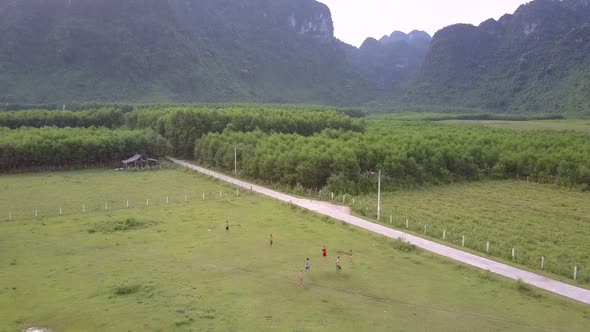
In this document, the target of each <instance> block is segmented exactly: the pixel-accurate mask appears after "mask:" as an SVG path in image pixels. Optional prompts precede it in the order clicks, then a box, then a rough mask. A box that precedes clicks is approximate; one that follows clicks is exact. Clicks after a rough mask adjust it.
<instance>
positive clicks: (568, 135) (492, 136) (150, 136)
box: [0, 105, 590, 194]
mask: <svg viewBox="0 0 590 332" xmlns="http://www.w3.org/2000/svg"><path fill="white" fill-rule="evenodd" d="M347 113H348V114H347ZM352 116H359V117H362V116H363V113H362V112H360V111H358V110H348V111H347V112H343V111H342V110H340V109H333V108H325V107H313V106H306V107H301V106H284V107H281V106H268V105H267V106H258V105H241V106H239V105H236V106H232V105H226V106H223V107H218V106H216V107H211V106H191V107H168V106H149V107H135V108H134V110H133V111H131V112H125V111H124V110H123V109H121V108H119V107H105V108H98V109H87V110H82V111H77V112H75V111H44V110H28V111H19V112H10V111H4V112H0V126H3V127H5V128H0V158H1V160H0V162H1V165H0V169H2V170H12V169H17V168H25V169H26V168H35V167H44V166H56V167H62V166H76V165H112V163H113V162H118V161H119V160H121V159H124V158H126V157H128V156H129V155H132V154H134V153H145V154H148V155H151V156H156V157H159V156H164V155H166V154H168V153H169V154H170V155H174V156H178V157H185V158H191V157H193V156H194V157H195V159H196V160H197V161H198V162H200V163H202V164H206V165H211V166H214V167H218V168H221V169H226V170H231V169H233V150H234V146H237V150H238V159H239V171H240V173H241V174H242V175H244V176H247V177H250V178H255V179H259V180H262V181H265V182H268V183H279V184H285V185H289V186H298V185H299V186H302V187H305V188H309V189H321V188H324V187H327V188H329V189H330V190H331V191H335V192H340V193H348V194H356V193H362V192H369V191H373V190H375V183H376V177H375V173H376V172H377V171H379V170H380V171H382V173H383V183H384V187H385V189H388V188H389V189H395V188H398V187H413V186H419V185H424V184H439V183H450V182H455V181H465V180H478V179H484V178H501V179H506V178H519V177H522V178H527V177H528V178H529V179H531V180H533V181H537V182H555V183H558V184H560V185H564V186H570V187H580V188H582V189H585V190H590V143H589V142H590V135H589V134H586V133H576V132H550V131H534V132H525V131H514V130H499V129H491V128H484V127H461V126H451V125H446V124H439V123H434V122H429V121H390V120H388V119H385V120H369V121H365V120H364V119H354V118H353V117H352ZM409 120H411V119H409ZM429 120H432V119H429ZM49 126H51V127H49ZM32 127H40V128H32ZM61 127H64V128H61ZM70 127H77V128H70ZM83 127H88V128H83ZM11 128H18V129H11Z"/></svg>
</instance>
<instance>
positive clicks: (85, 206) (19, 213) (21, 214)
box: [0, 189, 252, 222]
mask: <svg viewBox="0 0 590 332" xmlns="http://www.w3.org/2000/svg"><path fill="white" fill-rule="evenodd" d="M230 190H231V189H230ZM217 193H219V195H217ZM247 194H248V193H247ZM249 194H252V193H249ZM242 196H244V193H243V192H239V190H236V191H234V192H233V194H232V191H228V190H222V191H215V192H213V193H211V192H182V193H180V194H177V195H165V196H163V197H161V198H160V197H157V196H155V195H147V196H144V198H139V197H134V198H132V199H131V198H130V199H126V198H116V199H108V198H107V199H103V200H98V201H97V200H95V201H94V202H92V203H89V201H90V199H88V200H86V201H84V200H79V202H76V203H73V202H70V203H64V204H55V206H54V207H53V208H52V207H49V206H47V205H43V206H42V207H40V206H39V205H41V204H38V205H37V207H34V204H33V207H32V208H30V209H23V208H20V209H10V210H9V211H6V210H5V211H6V213H5V214H4V213H3V214H2V216H0V222H18V221H30V220H36V219H42V218H49V217H65V216H72V215H79V214H87V213H95V212H106V211H118V210H126V209H145V208H151V207H163V206H170V205H171V204H185V205H186V204H189V203H191V202H203V201H209V200H211V201H229V200H232V199H235V198H241V197H242ZM192 197H198V198H199V199H193V198H192Z"/></svg>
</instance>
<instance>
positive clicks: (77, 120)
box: [0, 108, 125, 129]
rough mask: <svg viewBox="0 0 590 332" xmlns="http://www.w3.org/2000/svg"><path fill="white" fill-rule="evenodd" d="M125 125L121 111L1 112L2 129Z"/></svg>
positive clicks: (113, 109)
mask: <svg viewBox="0 0 590 332" xmlns="http://www.w3.org/2000/svg"><path fill="white" fill-rule="evenodd" d="M123 125H125V115H124V114H123V111H122V110H121V109H116V108H98V109H93V110H87V111H48V110H26V111H6V112H0V127H8V128H13V129H15V128H20V127H35V128H41V127H52V126H55V127H59V128H65V127H84V128H88V127H107V128H118V127H121V126H123Z"/></svg>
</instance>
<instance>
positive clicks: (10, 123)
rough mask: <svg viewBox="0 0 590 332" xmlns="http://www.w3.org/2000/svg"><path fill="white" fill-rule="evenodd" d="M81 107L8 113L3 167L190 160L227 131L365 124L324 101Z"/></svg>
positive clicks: (304, 131) (4, 114)
mask: <svg viewBox="0 0 590 332" xmlns="http://www.w3.org/2000/svg"><path fill="white" fill-rule="evenodd" d="M79 107H80V110H77V111H60V110H36V109H32V110H20V111H1V112H0V130H1V132H0V133H1V134H2V137H1V138H0V153H1V156H2V160H1V162H2V164H1V165H0V169H2V170H11V169H17V168H22V169H28V168H34V167H43V166H52V167H53V166H55V167H62V166H76V165H109V164H111V163H113V162H116V161H118V160H120V159H123V158H126V157H128V156H129V155H131V154H134V153H136V152H137V153H142V152H143V153H147V154H150V155H153V156H164V155H165V154H166V153H170V154H171V155H174V156H181V157H191V156H192V154H193V150H194V145H195V141H196V140H197V139H198V138H200V137H202V136H203V135H205V134H208V133H221V132H223V131H224V130H230V131H239V132H251V131H254V130H260V131H262V132H266V133H297V134H299V135H304V136H309V135H312V134H314V133H319V132H321V131H322V130H324V129H326V128H337V129H342V130H347V131H355V132H361V131H363V130H364V129H365V122H364V120H360V119H353V118H352V117H363V116H364V113H363V112H362V111H360V110H356V109H346V110H340V109H335V108H331V107H325V106H317V107H316V106H298V105H287V106H277V105H202V106H190V107H188V106H187V107H173V106H166V105H160V106H158V105H151V106H150V105H148V106H136V107H133V108H132V107H130V106H125V105H110V106H105V107H97V108H93V105H80V106H79ZM82 128H86V129H84V130H83V129H82ZM123 128H128V129H123ZM10 129H12V130H10Z"/></svg>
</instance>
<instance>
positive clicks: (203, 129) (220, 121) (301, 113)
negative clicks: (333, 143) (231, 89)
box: [127, 106, 365, 157]
mask: <svg viewBox="0 0 590 332" xmlns="http://www.w3.org/2000/svg"><path fill="white" fill-rule="evenodd" d="M127 123H128V125H129V127H130V128H151V129H154V130H155V131H157V132H158V133H159V134H160V135H162V136H163V137H165V138H166V139H168V140H169V141H170V143H171V144H172V147H173V151H172V153H173V154H174V155H176V156H183V157H190V156H192V154H193V150H194V144H195V140H196V139H198V138H200V137H202V136H203V135H205V134H208V133H221V132H223V131H224V130H225V129H228V130H230V131H237V132H250V131H254V130H260V131H263V132H267V133H272V132H277V133H290V134H292V133H296V134H299V135H303V136H309V135H313V134H315V133H319V132H321V131H322V130H324V129H326V128H334V129H343V130H351V131H357V132H360V131H363V130H364V128H365V123H364V121H363V120H358V119H352V118H351V117H349V116H348V115H346V114H344V113H342V112H337V111H335V110H315V109H314V108H308V109H305V110H292V109H280V108H278V109H271V108H268V107H257V106H251V107H237V108H225V109H213V110H212V109H210V108H189V107H187V108H165V109H153V110H150V109H140V110H135V111H133V112H131V113H129V114H128V115H127Z"/></svg>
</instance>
